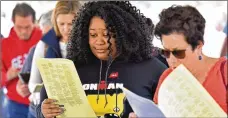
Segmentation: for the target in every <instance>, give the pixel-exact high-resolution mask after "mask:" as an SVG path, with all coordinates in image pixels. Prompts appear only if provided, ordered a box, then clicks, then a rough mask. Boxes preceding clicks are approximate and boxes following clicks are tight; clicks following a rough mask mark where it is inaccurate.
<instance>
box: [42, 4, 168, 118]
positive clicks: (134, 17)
mask: <svg viewBox="0 0 228 118" xmlns="http://www.w3.org/2000/svg"><path fill="white" fill-rule="evenodd" d="M153 27H154V25H153V23H152V21H151V20H150V19H149V18H146V17H145V16H144V15H143V14H142V13H140V11H139V10H138V9H136V7H134V6H132V5H131V4H130V2H125V1H98V2H95V1H93V2H89V3H87V4H85V5H84V6H83V8H82V9H81V11H80V12H79V14H78V15H77V19H76V20H75V21H74V23H73V28H72V32H71V36H70V41H69V43H68V47H67V51H68V52H67V58H68V59H71V60H73V62H74V63H75V66H76V68H77V71H78V74H79V77H80V79H81V82H82V84H83V88H84V90H85V92H86V94H87V98H88V100H89V102H90V104H91V106H92V108H93V110H94V111H95V113H96V115H97V116H105V117H124V118H126V117H128V114H129V113H130V112H132V109H131V107H130V105H129V103H128V102H127V101H126V100H125V99H124V94H123V92H122V90H121V89H120V88H121V87H123V86H124V87H126V88H127V89H129V90H131V91H133V92H134V93H136V94H139V95H140V96H143V97H146V98H148V99H152V98H153V96H154V93H155V89H156V87H157V83H158V79H159V77H160V75H161V74H162V73H163V71H164V70H165V69H166V66H165V65H164V64H163V63H162V62H160V61H159V60H158V59H156V58H155V57H154V56H153V52H154V47H153V45H152V39H153V35H152V33H153ZM41 95H46V91H42V92H41ZM46 98H47V97H46ZM50 101H53V100H52V99H46V100H44V102H43V103H42V105H41V109H42V110H41V111H42V114H44V115H45V116H50V117H53V116H57V115H60V114H61V113H62V112H60V111H58V110H60V109H59V108H58V107H56V108H52V107H51V106H52V103H50ZM55 111H56V112H55ZM75 113H77V111H75Z"/></svg>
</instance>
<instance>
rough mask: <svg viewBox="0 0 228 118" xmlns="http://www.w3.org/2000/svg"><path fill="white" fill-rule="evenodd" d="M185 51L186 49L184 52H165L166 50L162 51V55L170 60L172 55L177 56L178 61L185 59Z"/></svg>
mask: <svg viewBox="0 0 228 118" xmlns="http://www.w3.org/2000/svg"><path fill="white" fill-rule="evenodd" d="M185 51H186V49H183V50H173V51H170V50H165V49H160V54H161V55H162V56H163V57H164V58H169V57H170V53H172V54H173V56H175V57H176V58H178V59H183V58H185Z"/></svg>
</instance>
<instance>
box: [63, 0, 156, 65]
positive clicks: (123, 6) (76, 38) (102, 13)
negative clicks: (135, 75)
mask: <svg viewBox="0 0 228 118" xmlns="http://www.w3.org/2000/svg"><path fill="white" fill-rule="evenodd" d="M93 16H99V17H100V18H102V19H103V20H104V21H105V23H106V27H107V29H108V30H109V31H110V32H113V33H114V34H115V36H114V37H115V41H116V48H117V53H118V54H119V56H118V57H117V58H116V59H115V60H117V61H123V62H140V61H142V60H146V59H150V58H151V57H153V56H154V55H153V51H154V50H153V49H154V47H153V45H152V40H153V29H154V24H153V22H152V20H151V19H150V18H146V17H145V16H144V15H143V14H142V13H141V12H140V10H139V9H137V8H136V7H135V6H132V5H131V3H130V2H129V1H92V2H88V3H85V5H84V6H83V7H82V9H81V10H80V12H79V14H78V15H76V17H75V20H74V21H73V28H72V31H71V35H70V37H69V42H68V46H67V58H68V59H71V60H73V61H74V63H75V64H76V65H77V66H79V65H83V64H90V63H93V61H94V60H95V59H96V57H95V56H94V55H93V53H92V51H91V50H90V47H89V43H88V42H89V41H88V40H89V24H90V20H91V19H92V17H93ZM110 37H111V36H110ZM109 40H110V38H109ZM109 40H108V42H109V43H110V41H109ZM109 47H110V46H109Z"/></svg>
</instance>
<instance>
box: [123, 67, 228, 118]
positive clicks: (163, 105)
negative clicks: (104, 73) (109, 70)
mask: <svg viewBox="0 0 228 118" xmlns="http://www.w3.org/2000/svg"><path fill="white" fill-rule="evenodd" d="M123 92H124V93H125V95H126V97H127V99H128V101H129V103H130V105H131V107H132V109H133V111H134V112H135V113H136V114H137V115H138V117H205V118H206V117H207V118H208V117H211V118H215V117H224V118H226V117H227V114H226V113H225V112H224V111H223V110H222V108H221V107H220V106H219V105H218V103H217V102H216V101H215V100H214V99H213V98H212V97H211V96H210V94H209V93H208V92H207V91H206V90H205V89H204V87H203V86H202V85H201V84H200V83H199V82H198V81H197V80H196V78H195V77H194V76H193V75H192V74H191V73H190V72H189V71H188V70H187V69H186V68H185V67H184V66H183V65H180V66H178V67H177V68H176V69H175V70H173V71H172V72H171V73H170V74H169V76H167V78H166V79H165V80H164V81H163V83H162V84H161V87H160V89H159V93H158V106H157V105H155V104H154V103H153V102H152V101H151V100H148V99H146V98H142V97H140V96H138V95H136V94H134V93H132V92H131V91H129V90H127V89H125V88H123ZM151 99H152V98H151ZM163 114H164V115H163Z"/></svg>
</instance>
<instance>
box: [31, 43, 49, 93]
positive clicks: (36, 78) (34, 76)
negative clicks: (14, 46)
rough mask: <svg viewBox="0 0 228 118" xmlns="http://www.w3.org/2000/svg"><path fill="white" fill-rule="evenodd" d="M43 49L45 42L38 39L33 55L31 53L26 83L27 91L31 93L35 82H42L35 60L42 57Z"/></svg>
mask: <svg viewBox="0 0 228 118" xmlns="http://www.w3.org/2000/svg"><path fill="white" fill-rule="evenodd" d="M44 49H45V43H44V42H43V41H41V40H40V41H39V42H38V43H37V45H36V49H35V51H34V55H33V59H32V66H31V73H30V80H29V83H28V87H29V91H30V92H31V93H32V92H33V91H34V89H35V86H36V84H40V83H42V78H41V75H40V72H39V70H38V68H37V66H36V60H37V59H38V58H43V57H44Z"/></svg>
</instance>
